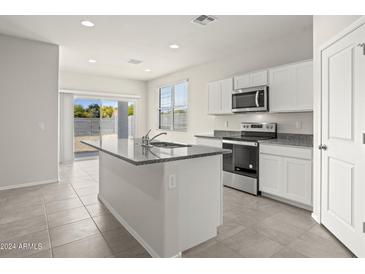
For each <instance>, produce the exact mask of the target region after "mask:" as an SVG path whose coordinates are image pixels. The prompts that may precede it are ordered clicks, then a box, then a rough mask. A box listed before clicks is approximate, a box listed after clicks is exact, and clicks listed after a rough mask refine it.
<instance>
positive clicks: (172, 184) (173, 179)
mask: <svg viewBox="0 0 365 274" xmlns="http://www.w3.org/2000/svg"><path fill="white" fill-rule="evenodd" d="M174 188H176V176H175V174H171V175H170V176H169V189H174Z"/></svg>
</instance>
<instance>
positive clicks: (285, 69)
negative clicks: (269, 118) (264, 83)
mask: <svg viewBox="0 0 365 274" xmlns="http://www.w3.org/2000/svg"><path fill="white" fill-rule="evenodd" d="M269 85H270V89H269V102H270V103H269V107H270V112H300V111H312V110H313V62H312V61H305V62H300V63H296V64H290V65H285V66H280V67H275V68H272V69H270V70H269Z"/></svg>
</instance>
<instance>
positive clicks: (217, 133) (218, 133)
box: [194, 130, 241, 139]
mask: <svg viewBox="0 0 365 274" xmlns="http://www.w3.org/2000/svg"><path fill="white" fill-rule="evenodd" d="M240 135H241V132H240V131H228V130H214V132H213V133H206V134H195V135H194V136H195V137H201V138H212V139H223V138H224V137H235V136H240Z"/></svg>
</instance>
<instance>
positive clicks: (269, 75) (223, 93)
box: [208, 61, 313, 115]
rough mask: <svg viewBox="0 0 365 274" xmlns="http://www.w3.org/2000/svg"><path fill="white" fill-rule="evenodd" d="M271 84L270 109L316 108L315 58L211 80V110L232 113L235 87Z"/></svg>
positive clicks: (219, 112) (209, 103) (272, 110)
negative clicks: (314, 102) (314, 101)
mask: <svg viewBox="0 0 365 274" xmlns="http://www.w3.org/2000/svg"><path fill="white" fill-rule="evenodd" d="M264 85H269V111H270V112H305V111H313V62H312V61H303V62H298V63H294V64H287V65H283V66H278V67H274V68H271V69H268V70H261V71H255V72H250V73H246V74H243V75H239V76H234V77H233V79H232V78H228V79H224V80H220V81H214V82H210V83H208V94H209V101H208V114H211V115H215V114H232V91H233V90H236V89H244V88H250V87H258V86H264Z"/></svg>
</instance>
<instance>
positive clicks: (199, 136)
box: [194, 134, 223, 140]
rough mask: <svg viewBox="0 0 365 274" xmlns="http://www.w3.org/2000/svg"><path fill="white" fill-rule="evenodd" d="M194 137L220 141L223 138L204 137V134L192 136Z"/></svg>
mask: <svg viewBox="0 0 365 274" xmlns="http://www.w3.org/2000/svg"><path fill="white" fill-rule="evenodd" d="M194 137H198V138H207V139H217V140H222V139H223V137H217V136H209V135H204V134H196V135H194Z"/></svg>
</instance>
